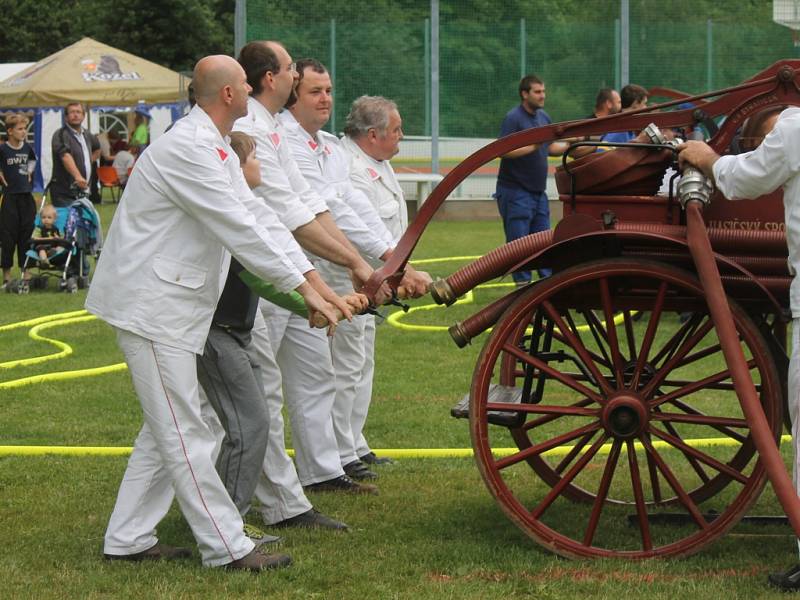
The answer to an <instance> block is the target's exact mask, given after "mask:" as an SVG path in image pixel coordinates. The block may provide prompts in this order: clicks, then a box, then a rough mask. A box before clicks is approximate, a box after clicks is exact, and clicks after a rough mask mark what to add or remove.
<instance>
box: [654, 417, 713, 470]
mask: <svg viewBox="0 0 800 600" xmlns="http://www.w3.org/2000/svg"><path fill="white" fill-rule="evenodd" d="M655 414H663V413H661V411H660V410H659V409H656V410H655V411H654V415H655ZM662 422H663V423H664V427H665V429H666V430H667V431H668V432H669V433H670V434H671V435H672V436H674V437H676V438H677V439H681V434H680V433H679V432H678V430H677V429H675V426H674V425H673V424H672V423H669V422H664V421H662ZM683 457H684V458H685V459H686V461H687V462H688V463H689V466H691V467H692V469H694V472H695V473H697V476H698V477H699V478H700V480H701V481H702V482H703V483H708V482H709V481H711V478H710V477H709V476H708V473H706V470H705V469H704V468H703V466H702V465H701V464H700V463H699V462H698V460H697V458H695V457H694V456H692V455H691V454H687V453H685V452H684V453H683Z"/></svg>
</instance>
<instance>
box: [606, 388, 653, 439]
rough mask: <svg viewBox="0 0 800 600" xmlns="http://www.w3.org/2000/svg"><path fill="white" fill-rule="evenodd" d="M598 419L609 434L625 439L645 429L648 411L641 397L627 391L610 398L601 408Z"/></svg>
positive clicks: (648, 418) (648, 417)
mask: <svg viewBox="0 0 800 600" xmlns="http://www.w3.org/2000/svg"><path fill="white" fill-rule="evenodd" d="M600 420H601V422H602V424H603V427H604V428H605V430H606V432H607V433H608V434H609V435H612V436H614V437H615V438H617V439H623V440H627V439H631V438H635V437H637V436H638V435H639V434H641V433H642V432H643V431H644V430H645V428H646V427H647V423H648V422H649V420H650V413H649V411H648V409H647V405H646V404H645V402H644V400H643V399H642V398H641V397H639V396H638V395H636V394H631V393H629V392H628V393H624V394H620V395H619V396H615V397H613V398H611V399H610V400H609V402H608V403H607V404H606V405H605V407H604V408H603V412H602V415H601V417H600Z"/></svg>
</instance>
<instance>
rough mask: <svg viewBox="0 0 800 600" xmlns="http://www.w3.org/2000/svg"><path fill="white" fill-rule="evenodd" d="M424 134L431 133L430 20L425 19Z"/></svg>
mask: <svg viewBox="0 0 800 600" xmlns="http://www.w3.org/2000/svg"><path fill="white" fill-rule="evenodd" d="M423 51H424V52H425V57H424V60H425V130H424V134H425V135H430V134H431V20H430V19H425V48H424V50H423Z"/></svg>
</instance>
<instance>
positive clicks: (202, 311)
mask: <svg viewBox="0 0 800 600" xmlns="http://www.w3.org/2000/svg"><path fill="white" fill-rule="evenodd" d="M263 214H265V213H263V212H262V208H261V202H260V201H258V200H257V199H256V198H255V197H254V196H253V194H252V192H251V191H250V190H249V188H248V187H247V184H246V182H245V181H244V177H243V175H242V171H241V168H240V166H239V159H238V158H237V157H236V154H235V153H234V152H233V150H232V149H231V147H230V146H229V145H228V143H227V141H226V140H225V139H223V138H222V136H220V134H219V130H218V129H217V128H216V126H215V125H214V123H213V122H212V121H211V119H210V118H209V117H208V115H207V114H206V113H205V112H204V111H203V110H202V109H201V108H200V107H195V108H194V109H192V111H191V112H190V113H189V115H187V116H186V117H185V118H183V119H181V120H179V121H178V122H176V123H175V126H174V127H173V128H172V129H170V131H169V132H167V133H166V134H164V135H162V136H161V137H159V138H158V140H156V141H155V142H154V143H153V144H151V145H150V146H149V147H148V148H147V150H146V151H145V152H144V153H143V154H142V156H141V157H140V158H139V160H138V162H137V164H136V168H135V169H134V170H133V173H132V174H131V177H130V179H129V180H128V185H127V186H126V188H125V192H124V194H123V196H122V199H121V201H120V204H119V207H118V208H117V212H116V214H115V216H114V220H113V222H112V223H111V228H110V229H109V233H108V237H107V239H106V242H105V246H104V248H103V253H102V255H101V257H100V260H99V261H98V263H97V268H96V270H95V275H94V280H93V281H92V286H91V289H90V290H89V295H88V297H87V299H86V308H87V309H88V310H89V311H90V312H92V313H94V314H96V315H97V316H99V317H100V318H102V319H103V320H105V321H107V322H109V323H110V324H112V325H114V326H115V327H119V328H121V329H124V330H127V331H131V332H133V333H136V334H138V335H141V336H143V337H145V338H148V339H151V340H154V341H157V342H161V343H165V344H171V345H174V346H176V347H178V348H182V349H185V350H188V351H190V352H196V353H201V352H202V351H203V345H204V343H205V339H206V336H207V335H208V328H209V326H210V324H211V318H212V316H213V314H214V310H215V308H216V305H217V301H218V300H219V295H220V293H221V291H222V287H223V285H224V282H225V278H226V276H227V273H228V265H229V263H230V254H229V253H228V250H229V251H230V252H231V253H232V254H233V255H234V256H235V257H236V258H237V259H238V260H239V262H241V263H242V265H243V266H244V267H245V268H246V269H247V270H248V271H250V272H252V273H253V274H255V275H257V276H258V277H261V278H262V279H265V280H268V281H271V282H272V283H273V284H275V285H276V287H278V289H280V290H281V291H289V290H291V289H294V288H296V287H297V286H298V285H300V284H301V283H302V282H303V281H304V278H303V275H302V274H301V273H300V271H299V270H298V269H297V268H296V267H295V266H294V264H293V263H292V261H291V260H290V259H289V258H288V257H287V256H286V254H285V253H284V252H283V250H282V249H281V247H280V245H279V244H277V243H276V242H275V241H274V240H273V239H272V238H271V237H270V235H269V234H268V233H267V230H266V229H265V228H264V226H262V225H261V224H260V223H258V222H257V217H256V215H263ZM259 218H265V217H263V216H259ZM226 249H227V250H226Z"/></svg>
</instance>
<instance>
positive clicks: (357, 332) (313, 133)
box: [280, 59, 430, 480]
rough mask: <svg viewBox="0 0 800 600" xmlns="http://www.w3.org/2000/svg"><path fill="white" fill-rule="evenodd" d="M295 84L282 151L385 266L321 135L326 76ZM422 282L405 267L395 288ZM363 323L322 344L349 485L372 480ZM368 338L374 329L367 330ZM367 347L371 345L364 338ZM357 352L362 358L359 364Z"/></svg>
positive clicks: (359, 203) (373, 232)
mask: <svg viewBox="0 0 800 600" xmlns="http://www.w3.org/2000/svg"><path fill="white" fill-rule="evenodd" d="M297 72H298V77H299V82H298V84H297V87H296V89H295V95H294V97H293V98H291V99H290V102H289V104H288V105H287V106H288V108H289V110H288V111H284V112H283V113H281V115H280V120H281V122H282V123H283V124H284V129H285V130H286V132H287V133H288V140H289V147H290V148H291V151H292V155H293V156H294V158H295V161H296V162H297V166H298V168H299V169H300V172H301V173H302V174H303V176H304V177H305V179H306V181H308V182H309V184H310V185H311V186H312V187H313V188H314V189H315V190H316V191H317V192H319V193H320V195H322V196H323V197H325V199H326V202H327V203H328V206H330V207H331V214H332V215H333V217H334V219H335V220H336V224H337V225H338V226H339V228H340V229H341V230H342V231H343V232H344V234H345V235H346V236H347V237H348V239H350V241H351V242H352V244H353V245H354V246H355V247H356V248H357V249H358V250H359V251H360V252H361V254H362V256H364V257H366V258H368V259H369V260H371V261H372V263H373V264H376V265H377V264H380V262H381V261H382V260H386V259H388V258H389V255H390V254H391V251H392V249H393V248H394V245H395V242H396V240H395V239H394V236H393V235H392V234H391V233H390V232H389V230H388V229H387V228H386V226H385V225H384V223H383V221H382V220H381V218H380V216H379V215H378V212H377V210H376V208H375V206H374V205H373V204H372V203H371V202H370V200H369V199H368V198H367V197H366V195H365V194H364V193H363V192H362V191H360V190H357V189H356V188H355V187H354V186H353V184H352V183H351V181H350V165H349V163H350V156H349V154H348V153H347V152H346V151H345V150H344V149H343V148H342V145H341V143H340V141H339V139H338V138H337V137H336V136H334V135H332V134H330V133H327V132H325V131H322V127H324V126H325V125H326V124H327V122H328V120H329V118H330V114H331V111H332V110H333V94H332V92H333V89H332V83H331V79H330V75H329V74H328V71H327V69H325V67H324V66H323V65H322V64H321V63H320V62H319V61H317V60H315V59H303V60H301V61H298V63H297ZM318 269H319V271H320V273H321V274H322V276H323V278H324V279H325V281H327V282H328V283H329V284H330V285H331V286H332V287H333V288H334V290H335V291H336V292H337V293H339V294H349V293H352V292H353V284H352V282H351V281H350V278H349V277H348V276H347V273H346V272H345V271H344V270H343V269H341V268H340V267H338V266H337V265H335V264H332V263H330V262H328V261H320V263H319V264H318ZM429 283H430V277H429V276H428V275H427V274H426V273H419V272H417V271H415V270H414V269H413V268H411V267H409V269H408V271H407V273H406V276H405V277H404V279H403V281H402V284H401V285H402V287H403V288H404V289H405V290H407V292H408V295H409V296H414V297H418V296H420V295H422V294H424V293H425V292H426V291H427V286H428V284H429ZM367 322H370V323H372V322H374V318H373V317H372V316H369V315H361V316H358V317H356V318H354V319H353V321H352V322H349V323H342V325H340V326H339V328H338V330H337V333H336V335H335V336H334V337H332V338H331V339H330V341H329V343H330V348H331V357H332V360H333V367H334V371H335V373H336V400H335V401H334V406H333V413H332V414H333V426H334V431H335V433H336V441H337V443H338V446H339V457H340V460H341V462H342V467H343V468H344V471H345V473H347V474H348V475H349V476H350V477H352V478H353V479H357V480H363V479H374V478H376V477H377V474H376V473H375V472H373V471H371V470H370V469H369V468H368V467H367V466H366V465H365V464H364V463H363V462H362V461H361V460H360V459H359V456H358V454H357V447H356V442H357V441H358V440H359V439H360V438H362V429H363V427H364V421H365V419H366V416H367V409H368V407H369V402H370V397H371V391H372V372H373V369H372V368H369V369H367V368H366V367H367V364H368V362H369V364H370V365H371V364H373V362H374V361H373V357H372V356H371V351H372V347H373V346H374V344H372V343H370V342H368V341H367V340H366V337H365V336H366V327H367ZM372 330H373V332H374V328H372ZM371 339H372V338H371ZM365 352H370V356H369V357H367V355H366V354H365Z"/></svg>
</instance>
